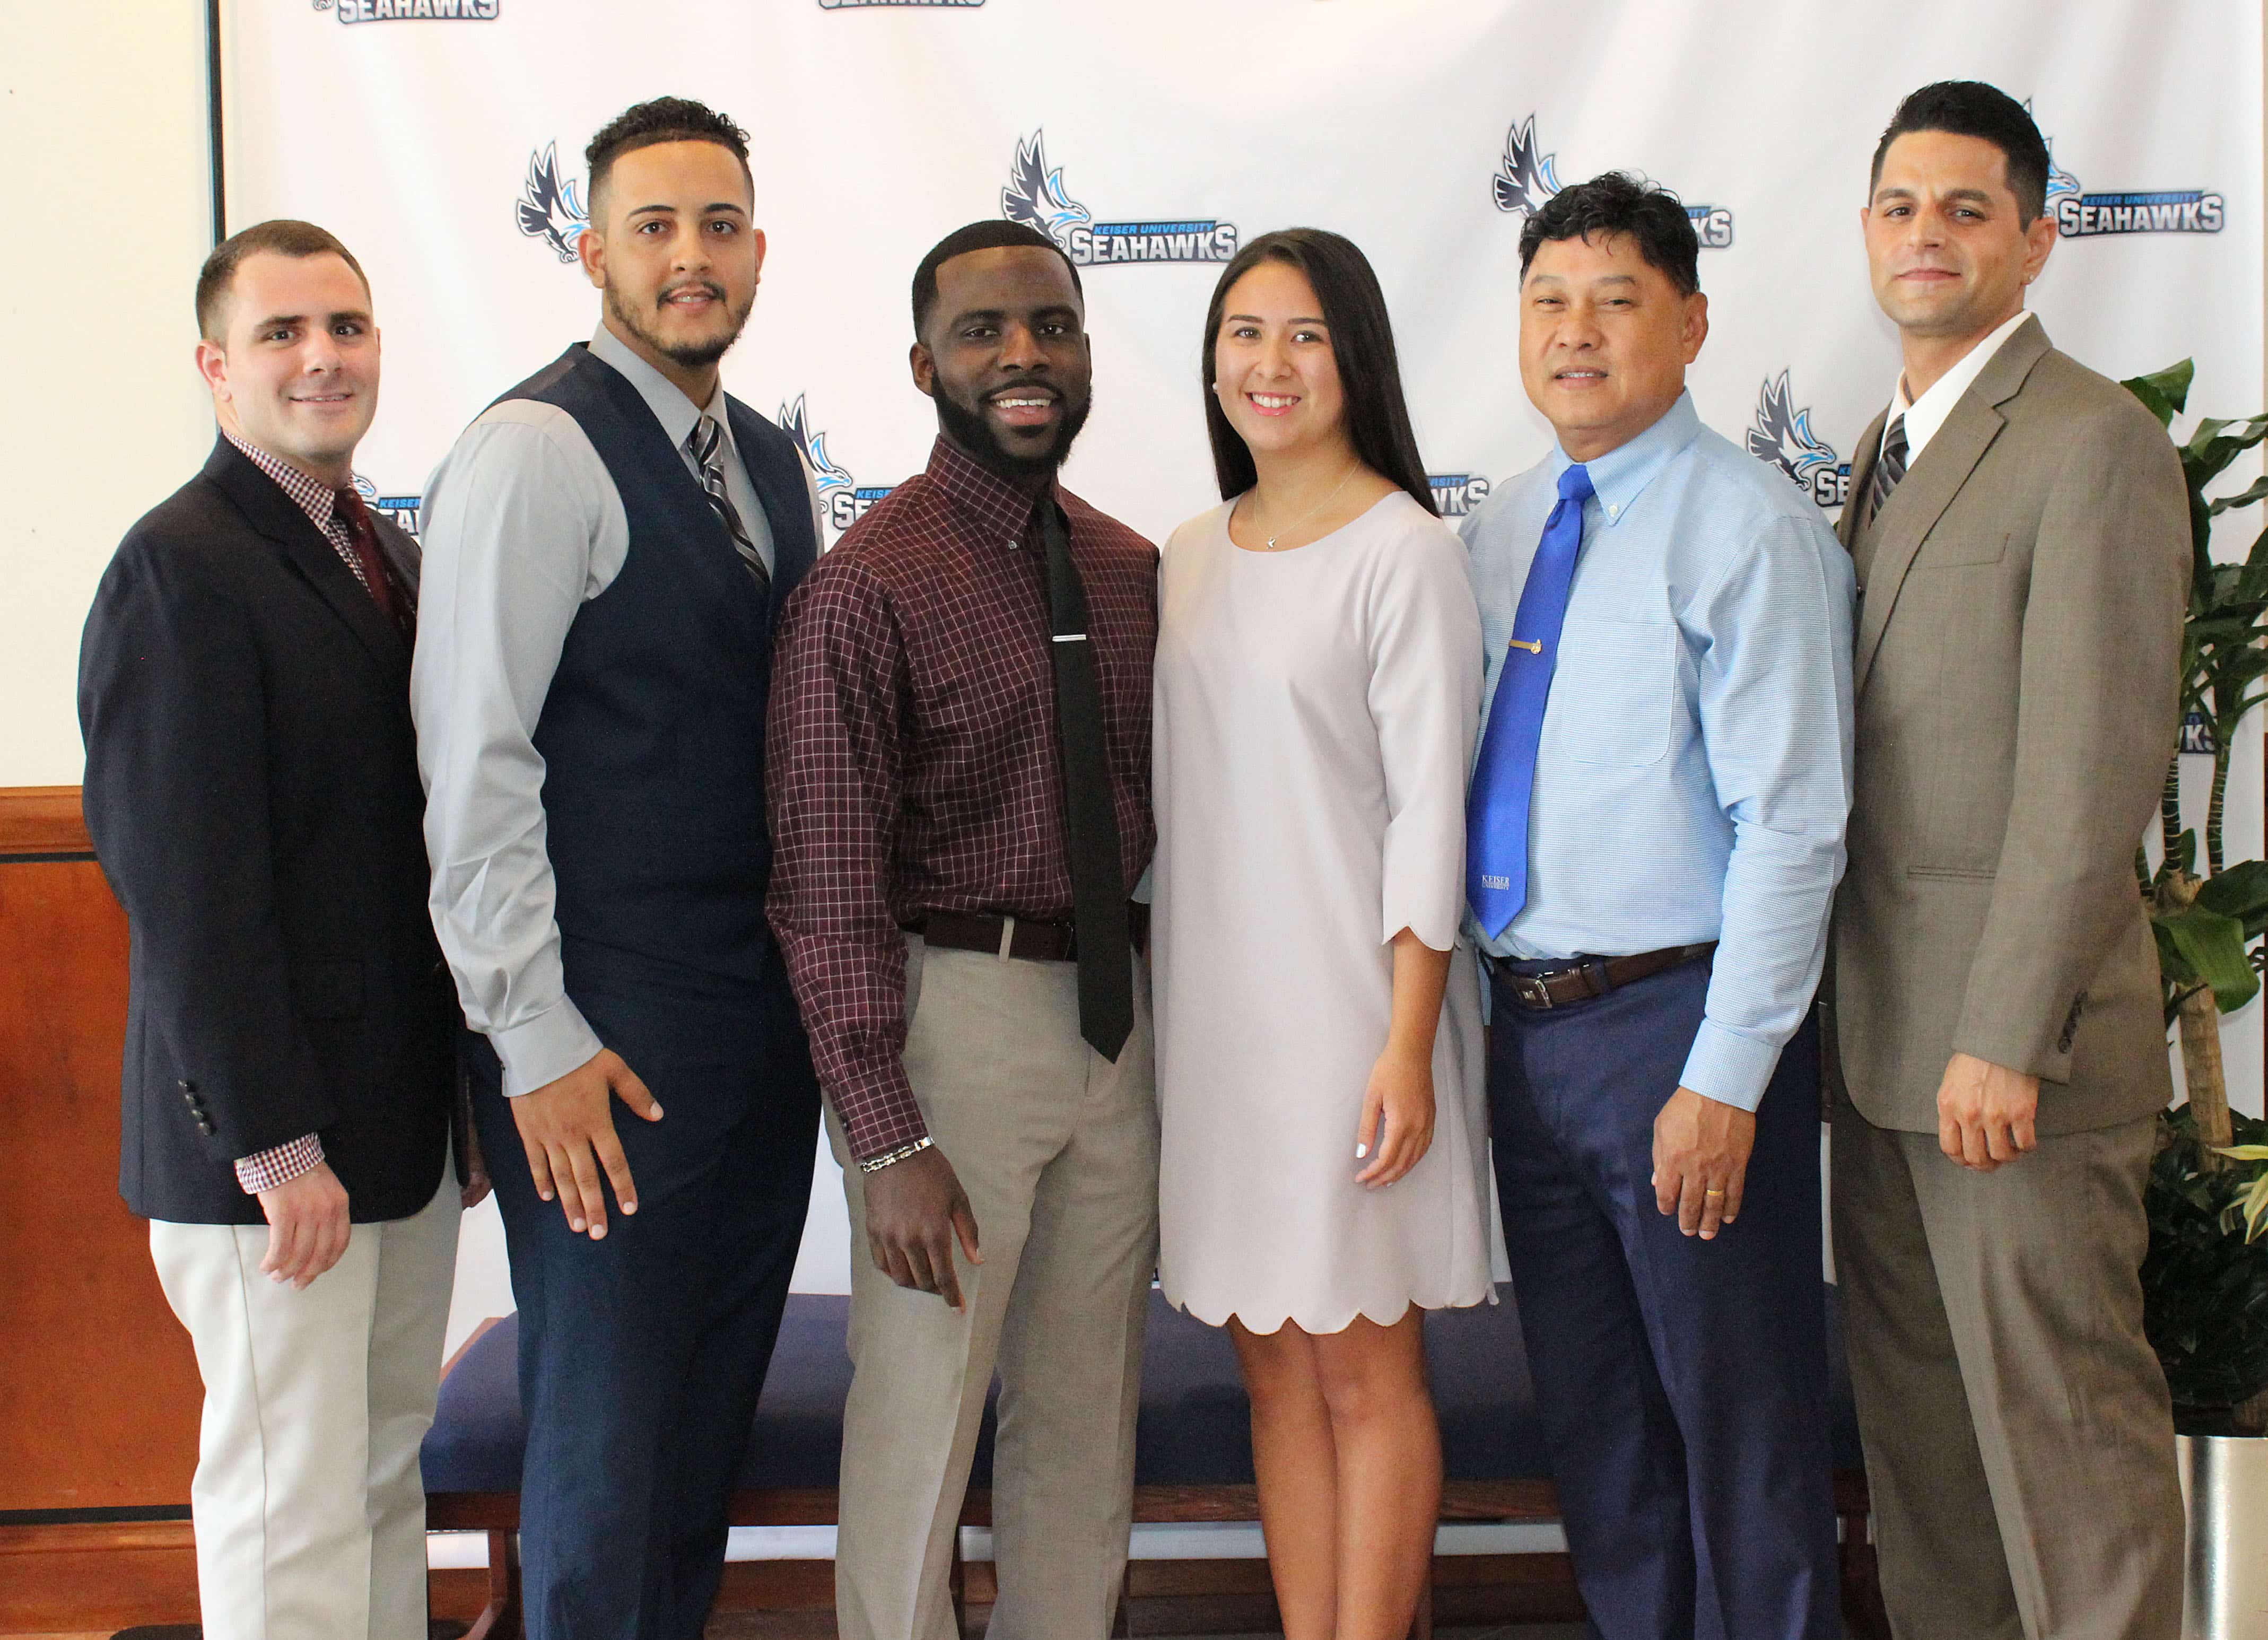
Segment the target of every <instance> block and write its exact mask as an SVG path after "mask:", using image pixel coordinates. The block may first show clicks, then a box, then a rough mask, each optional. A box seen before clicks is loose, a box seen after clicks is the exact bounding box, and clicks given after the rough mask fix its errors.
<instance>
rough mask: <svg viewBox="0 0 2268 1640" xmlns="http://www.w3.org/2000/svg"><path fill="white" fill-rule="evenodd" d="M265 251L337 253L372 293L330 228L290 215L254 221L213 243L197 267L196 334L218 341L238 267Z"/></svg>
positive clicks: (367, 280) (359, 268)
mask: <svg viewBox="0 0 2268 1640" xmlns="http://www.w3.org/2000/svg"><path fill="white" fill-rule="evenodd" d="M262 251H274V252H275V253H276V254H277V255H279V256H335V257H337V258H338V259H339V260H340V261H342V262H344V263H345V264H346V265H347V266H348V267H350V268H353V269H354V272H355V277H356V278H357V279H359V280H361V281H362V293H363V295H365V297H367V296H368V295H369V294H370V276H369V275H368V274H366V273H365V272H363V270H362V264H361V263H360V262H358V261H355V258H354V253H353V252H352V251H350V250H349V249H347V247H346V246H343V245H342V244H340V243H339V241H338V236H337V235H335V234H334V233H332V232H330V231H329V230H328V229H326V228H319V227H317V226H316V225H315V224H313V223H312V222H299V221H296V220H294V219H293V218H291V217H276V218H275V219H274V220H272V221H269V222H255V223H254V224H252V225H251V226H250V227H248V228H247V229H245V230H244V231H243V232H241V233H232V234H231V235H230V236H229V237H228V238H227V239H223V240H222V241H221V242H220V243H219V244H218V245H216V246H213V253H212V254H211V255H210V256H208V257H206V258H205V265H204V266H203V268H199V269H198V270H197V334H198V335H201V336H203V338H204V339H205V340H206V341H208V342H219V341H220V340H221V332H222V331H223V329H224V328H225V327H224V326H223V324H222V322H221V318H222V311H223V310H224V309H225V308H226V307H227V305H228V294H229V292H230V290H232V289H234V288H235V285H236V270H237V269H238V268H239V267H241V266H243V263H244V259H245V258H246V257H247V256H256V255H258V254H260V253H261V252H262Z"/></svg>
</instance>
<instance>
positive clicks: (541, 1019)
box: [489, 997, 606, 1099]
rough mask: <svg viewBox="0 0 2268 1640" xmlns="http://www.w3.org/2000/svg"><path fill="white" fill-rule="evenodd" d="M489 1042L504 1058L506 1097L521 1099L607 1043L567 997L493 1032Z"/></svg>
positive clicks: (588, 1058)
mask: <svg viewBox="0 0 2268 1640" xmlns="http://www.w3.org/2000/svg"><path fill="white" fill-rule="evenodd" d="M489 1045H490V1047H491V1048H495V1049H496V1053H497V1058H498V1059H500V1060H502V1061H503V1062H504V1097H505V1098H507V1099H518V1098H519V1096H520V1095H521V1094H523V1093H533V1092H535V1090H536V1089H538V1088H540V1087H541V1086H543V1085H545V1084H547V1083H551V1082H556V1081H557V1080H558V1079H559V1078H560V1077H563V1076H565V1075H566V1074H567V1073H568V1072H569V1071H571V1070H579V1069H581V1068H582V1067H583V1066H584V1065H585V1064H588V1063H590V1061H591V1058H592V1056H593V1055H595V1054H596V1053H597V1052H598V1051H599V1050H600V1048H604V1047H605V1046H606V1044H605V1043H603V1042H601V1041H599V1037H598V1033H596V1032H595V1031H593V1030H592V1029H591V1026H590V1024H589V1022H588V1021H586V1020H585V1019H584V1018H583V1011H582V1010H581V1009H580V1008H578V1007H577V1006H576V1005H575V1004H573V1003H572V1002H571V1001H569V1000H568V999H567V998H566V997H561V998H560V999H559V1001H558V1003H557V1004H556V1005H554V1006H552V1007H549V1008H547V1009H545V1010H544V1011H542V1012H541V1013H540V1014H537V1015H536V1016H535V1018H534V1019H523V1020H521V1021H520V1022H519V1024H518V1025H515V1026H512V1027H511V1028H510V1029H508V1030H503V1031H491V1032H490V1033H489Z"/></svg>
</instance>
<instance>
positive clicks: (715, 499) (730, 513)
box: [685, 416, 772, 598]
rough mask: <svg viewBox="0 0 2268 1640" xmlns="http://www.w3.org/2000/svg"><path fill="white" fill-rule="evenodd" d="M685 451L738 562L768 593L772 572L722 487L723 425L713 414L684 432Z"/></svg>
mask: <svg viewBox="0 0 2268 1640" xmlns="http://www.w3.org/2000/svg"><path fill="white" fill-rule="evenodd" d="M685 449H686V452H687V453H688V454H689V455H690V456H691V457H692V458H693V465H694V466H695V467H698V468H699V469H700V471H701V489H702V490H703V493H704V494H705V495H707V496H708V497H709V504H710V505H711V507H713V508H715V509H716V511H717V517H718V519H719V520H720V521H721V522H722V523H723V524H724V526H725V533H726V534H727V535H729V536H731V537H732V538H733V551H734V552H736V553H738V554H740V562H741V563H744V564H746V565H747V566H748V573H749V574H750V575H752V576H754V577H756V591H757V592H760V593H762V594H763V595H764V596H765V597H768V598H769V597H770V595H771V590H772V577H771V572H770V570H766V569H765V568H764V559H763V555H762V553H760V552H758V551H757V550H756V544H755V542H754V541H750V540H749V539H748V532H747V526H744V525H743V524H741V522H740V509H739V508H738V507H735V506H734V505H733V497H732V496H730V495H728V494H727V493H726V492H725V429H724V425H723V423H720V422H718V419H717V418H716V417H715V416H703V417H702V418H701V419H700V421H699V422H697V423H695V425H694V429H693V430H692V431H691V432H689V433H688V434H687V435H686V436H685Z"/></svg>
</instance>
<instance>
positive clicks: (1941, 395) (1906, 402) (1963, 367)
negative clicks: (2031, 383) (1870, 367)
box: [1882, 308, 2032, 467]
mask: <svg viewBox="0 0 2268 1640" xmlns="http://www.w3.org/2000/svg"><path fill="white" fill-rule="evenodd" d="M2031 316H2032V315H2031V312H2030V310H2029V309H2025V308H2020V309H2018V310H2017V312H2016V315H2015V317H2014V318H2013V319H2011V320H2008V321H2007V323H2005V324H2003V325H2002V326H2001V327H1999V329H1997V330H1995V331H1993V332H1992V335H1988V336H1986V337H1985V339H1984V340H1983V341H1982V342H1978V343H1977V345H1976V346H1975V347H1973V348H1971V349H1969V351H1968V352H1966V353H1964V354H1962V356H1961V358H1960V361H1959V363H1957V364H1955V365H1954V367H1953V368H1952V369H1951V370H1949V371H1946V372H1945V374H1944V375H1942V376H1940V377H1939V378H1938V379H1936V380H1935V381H1933V382H1932V383H1930V385H1929V391H1928V392H1926V393H1923V394H1922V395H1921V397H1920V398H1918V399H1909V398H1907V397H1906V373H1905V371H1899V372H1898V386H1897V391H1896V393H1893V394H1892V395H1891V397H1890V413H1889V415H1888V416H1884V417H1883V418H1882V437H1883V438H1889V434H1890V423H1892V422H1894V421H1896V420H1897V418H1898V417H1899V416H1904V417H1905V418H1906V465H1907V466H1908V467H1911V466H1912V465H1913V464H1914V463H1915V461H1917V460H1919V459H1920V456H1921V452H1922V446H1923V445H1926V444H1927V443H1929V441H1930V440H1931V439H1933V438H1936V437H1937V430H1938V429H1939V428H1940V427H1942V426H1944V425H1945V418H1946V417H1947V416H1951V415H1952V414H1953V407H1954V406H1955V405H1956V404H1958V403H1960V402H1961V396H1962V394H1963V393H1967V392H1968V391H1969V389H1970V387H1972V386H1975V385H1976V383H1977V378H1978V377H1979V376H1981V375H1983V374H1984V373H1985V366H1986V365H1987V364H1991V363H1992V356H1993V355H1994V354H1995V353H1998V352H1999V350H2000V347H2001V344H2002V343H2004V342H2007V339H2008V338H2009V337H2010V336H2013V335H2015V334H2016V333H2017V332H2018V331H2019V330H2021V329H2022V328H2023V327H2024V321H2025V320H2028V319H2029V318H2030V317H2031Z"/></svg>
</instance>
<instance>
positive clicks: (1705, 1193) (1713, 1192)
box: [1701, 1190, 1725, 1195]
mask: <svg viewBox="0 0 2268 1640" xmlns="http://www.w3.org/2000/svg"><path fill="white" fill-rule="evenodd" d="M1701 1194H1702V1195H1724V1194H1725V1193H1724V1192H1723V1191H1722V1190H1704V1191H1703V1192H1702V1193H1701Z"/></svg>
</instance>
